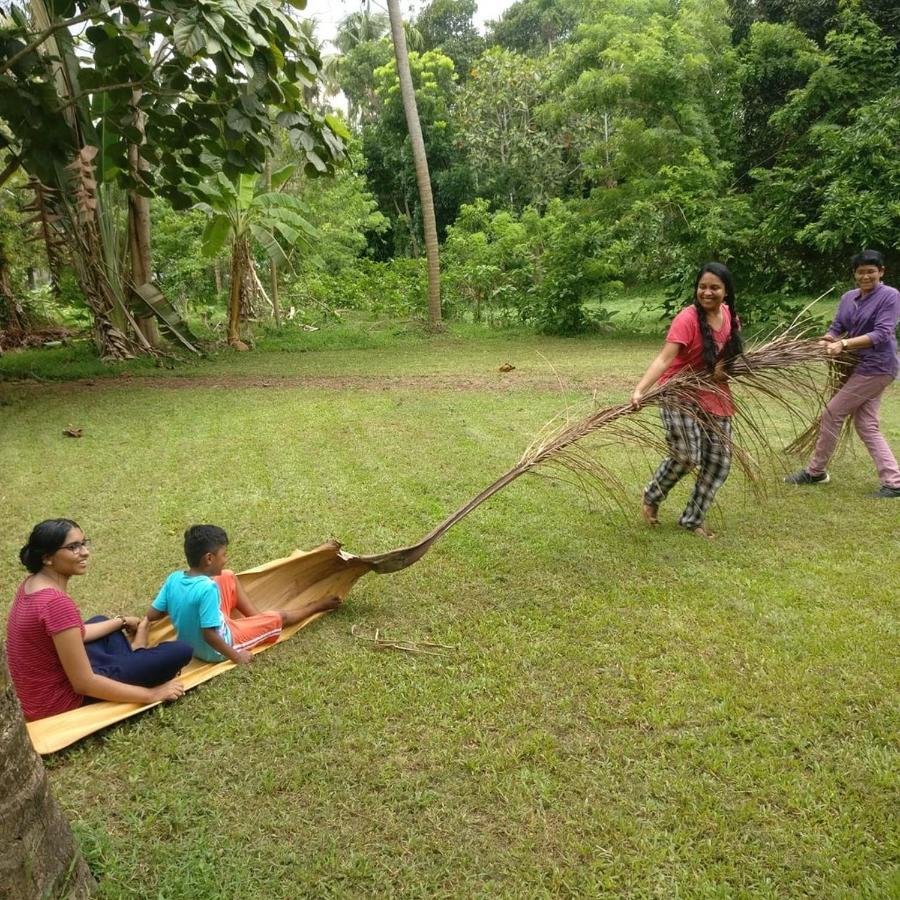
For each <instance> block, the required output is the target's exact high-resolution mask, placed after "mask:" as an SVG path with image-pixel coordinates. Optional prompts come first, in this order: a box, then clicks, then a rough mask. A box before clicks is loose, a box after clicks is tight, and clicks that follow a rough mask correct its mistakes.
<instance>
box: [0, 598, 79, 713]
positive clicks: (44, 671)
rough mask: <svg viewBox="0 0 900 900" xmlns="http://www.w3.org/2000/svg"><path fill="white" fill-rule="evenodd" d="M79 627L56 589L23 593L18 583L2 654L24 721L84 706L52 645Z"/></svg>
mask: <svg viewBox="0 0 900 900" xmlns="http://www.w3.org/2000/svg"><path fill="white" fill-rule="evenodd" d="M67 628H80V629H81V636H82V638H83V637H84V623H83V622H82V621H81V613H80V612H79V611H78V607H77V606H76V605H75V601H74V600H73V599H72V598H71V597H70V596H69V595H68V594H65V593H63V592H62V591H60V590H57V589H56V588H42V589H41V590H39V591H35V592H34V593H32V594H27V593H25V582H24V581H23V582H22V583H21V584H20V585H19V589H18V590H17V591H16V599H15V600H14V601H13V605H12V609H11V610H10V611H9V619H8V620H7V623H6V655H7V661H8V663H9V674H10V675H12V680H13V684H14V685H15V688H16V694H17V695H18V697H19V702H20V703H21V704H22V711H23V712H24V713H25V718H26V719H27V720H28V721H29V722H30V721H32V720H33V719H43V718H45V717H46V716H55V715H56V714H57V713H61V712H66V710H69V709H76V708H77V707H79V706H81V704H82V703H83V702H84V697H82V696H81V694H76V693H75V691H74V690H72V684H71V682H70V681H69V679H68V677H67V675H66V672H65V669H63V667H62V663H61V662H60V661H59V656H58V655H57V653H56V646H55V644H54V643H53V635H54V634H58V633H59V632H60V631H65V630H66V629H67Z"/></svg>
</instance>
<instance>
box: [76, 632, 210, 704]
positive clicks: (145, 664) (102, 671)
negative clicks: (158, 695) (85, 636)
mask: <svg viewBox="0 0 900 900" xmlns="http://www.w3.org/2000/svg"><path fill="white" fill-rule="evenodd" d="M105 621H107V617H106V616H94V618H93V619H88V622H87V624H90V623H91V622H105ZM84 649H85V650H86V651H87V655H88V659H89V660H90V662H91V668H92V669H93V670H94V674H95V675H104V676H105V677H106V678H112V679H113V681H121V682H124V683H125V684H137V685H140V686H141V687H156V686H157V685H158V684H163V683H164V682H166V681H169V680H170V679H172V678H174V677H175V676H176V675H177V674H178V673H179V672H180V671H181V670H182V668H183V667H184V666H186V665H187V664H188V663H189V662H190V660H191V656H192V655H193V652H194V651H193V650H192V649H191V645H190V644H186V643H185V642H184V641H163V642H162V643H161V644H157V646H155V647H145V648H142V649H140V650H132V648H131V644H129V643H128V638H126V637H125V635H124V634H123V633H122V632H121V631H114V632H113V633H112V634H108V635H106V637H102V638H98V639H97V640H96V641H89V642H88V643H86V644H85V645H84ZM90 699H91V698H87V697H86V698H85V700H86V701H87V700H90Z"/></svg>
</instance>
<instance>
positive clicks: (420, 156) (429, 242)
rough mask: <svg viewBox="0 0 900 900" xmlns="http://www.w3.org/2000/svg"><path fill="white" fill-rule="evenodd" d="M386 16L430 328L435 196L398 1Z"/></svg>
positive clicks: (436, 322)
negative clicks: (414, 190)
mask: <svg viewBox="0 0 900 900" xmlns="http://www.w3.org/2000/svg"><path fill="white" fill-rule="evenodd" d="M388 15H389V16H390V20H391V36H392V37H393V40H394V56H395V57H396V59H397V76H398V78H399V79H400V95H401V97H402V98H403V111H404V113H405V114H406V127H407V128H408V129H409V140H410V144H411V145H412V154H413V162H414V164H415V167H416V183H417V185H418V187H419V203H420V205H421V207H422V229H423V231H424V237H425V258H426V260H427V265H428V322H429V324H430V325H431V327H432V328H440V326H441V272H440V260H439V257H438V238H437V225H436V223H435V219H434V199H433V196H432V192H431V176H430V175H429V173H428V157H427V156H426V155H425V141H424V139H423V138H422V126H421V124H420V123H419V110H418V108H417V107H416V94H415V91H414V90H413V83H412V75H411V74H410V70H409V55H408V53H407V51H406V34H405V33H404V30H403V19H402V18H401V16H400V5H399V3H398V2H397V0H388Z"/></svg>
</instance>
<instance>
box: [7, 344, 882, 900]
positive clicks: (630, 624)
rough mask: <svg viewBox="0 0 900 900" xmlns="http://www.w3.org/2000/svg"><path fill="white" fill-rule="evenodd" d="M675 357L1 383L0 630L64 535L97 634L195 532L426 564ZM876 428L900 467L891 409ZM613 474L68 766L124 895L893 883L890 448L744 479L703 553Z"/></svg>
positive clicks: (558, 352) (839, 888)
mask: <svg viewBox="0 0 900 900" xmlns="http://www.w3.org/2000/svg"><path fill="white" fill-rule="evenodd" d="M335 334H336V335H337V336H334V335H335ZM305 340H306V339H305ZM655 347H656V341H655V340H649V339H642V338H637V337H635V338H631V339H627V340H616V339H614V338H609V337H607V338H602V337H601V338H584V339H578V340H571V341H565V340H553V339H546V338H538V337H535V336H532V335H527V334H517V333H501V334H494V335H487V336H485V335H479V334H477V333H475V332H473V331H456V332H454V333H453V334H450V335H447V336H444V337H440V338H434V339H427V338H424V337H422V336H420V335H417V334H414V333H400V334H397V333H394V332H393V331H385V332H374V331H373V332H370V333H366V332H365V331H364V330H357V331H345V332H344V333H343V334H342V335H341V334H340V333H339V332H335V333H334V334H332V335H331V336H329V335H327V334H326V335H323V334H322V333H321V332H320V333H316V334H315V335H310V336H309V339H308V340H307V342H306V344H305V345H304V347H303V349H306V350H307V351H308V352H286V351H287V349H288V348H287V347H286V346H284V347H281V348H280V349H279V345H278V343H277V341H274V340H272V341H270V342H269V343H268V344H266V343H265V342H263V344H262V348H263V349H260V350H257V351H256V352H254V353H251V354H243V355H235V354H222V355H219V356H217V357H215V358H212V359H210V360H206V361H203V362H201V363H195V364H192V365H190V366H187V367H182V368H179V369H176V370H174V371H165V370H163V371H160V370H155V369H154V370H148V369H145V368H143V367H135V366H133V365H132V366H131V367H130V368H129V367H126V371H129V372H131V374H132V375H141V376H144V375H146V376H147V377H146V378H143V377H142V378H138V379H136V380H135V379H133V378H132V379H130V380H101V379H100V377H99V375H100V372H99V370H85V369H84V368H83V366H84V365H87V363H85V360H87V359H88V357H87V356H85V355H81V356H79V355H78V353H77V352H76V353H75V354H74V356H73V359H72V360H70V361H69V362H66V360H65V359H63V358H62V357H61V356H60V353H65V352H66V348H64V349H63V351H45V352H49V353H51V354H57V356H56V357H52V356H51V357H47V356H41V355H40V354H39V353H36V352H35V353H32V354H21V355H19V356H17V357H13V356H12V355H10V356H8V357H6V358H4V360H3V361H2V362H3V365H2V368H0V371H2V372H3V373H4V374H5V375H6V377H10V376H13V375H15V374H17V373H18V374H21V373H22V371H29V370H30V371H31V373H32V374H41V373H42V374H41V377H44V378H47V377H60V376H72V375H82V376H85V375H90V376H91V377H92V378H95V379H96V380H95V381H94V382H93V383H91V384H84V383H81V384H78V385H73V384H70V383H66V382H61V383H58V384H56V383H35V382H31V383H26V384H21V383H9V382H7V383H4V384H2V385H0V428H2V434H3V440H2V443H0V466H2V470H3V472H4V478H3V481H2V487H0V497H2V502H3V504H4V508H5V510H6V516H7V527H6V529H4V532H3V534H2V535H0V578H2V585H3V593H2V596H3V597H4V598H5V599H4V600H3V601H0V609H2V610H3V611H4V612H5V609H6V608H7V607H8V604H9V602H10V601H11V598H12V595H13V592H14V590H15V586H16V584H17V583H18V581H19V579H20V577H21V571H20V569H19V568H18V566H17V564H16V561H15V560H16V554H17V551H18V548H19V546H20V545H21V544H22V542H23V541H24V538H25V537H26V535H27V531H28V529H29V527H30V526H31V525H32V524H33V523H34V522H36V521H37V520H39V519H42V518H45V517H48V516H56V515H65V516H70V517H73V518H75V519H77V520H79V522H80V523H81V524H82V525H83V526H84V528H85V530H86V532H87V533H88V534H89V536H90V537H91V538H92V539H93V541H94V547H93V558H92V568H91V571H90V572H89V574H88V575H87V576H86V577H85V578H83V579H81V580H80V581H79V582H77V583H74V584H73V587H74V591H73V593H74V595H75V597H76V599H77V601H78V602H79V604H80V605H81V607H82V610H83V612H84V613H85V615H91V614H94V613H97V612H106V613H115V612H120V611H123V612H124V611H140V610H142V609H144V608H145V607H146V604H147V602H148V601H149V600H150V599H152V596H153V595H154V593H155V590H156V588H157V587H158V586H159V584H161V582H162V580H163V579H164V577H165V575H166V574H167V573H168V572H169V571H171V570H173V569H175V568H177V567H179V566H180V565H181V562H182V561H181V558H180V539H181V532H182V531H183V529H184V528H185V527H186V526H187V525H189V524H191V523H193V522H197V521H212V522H216V523H218V524H221V525H223V526H224V527H225V528H227V529H228V530H229V532H230V534H231V537H232V546H231V551H230V553H231V558H232V564H233V565H234V567H235V568H236V569H241V568H246V567H249V566H252V565H255V564H258V563H260V562H263V561H265V560H267V559H271V558H274V557H277V556H281V555H284V554H285V553H286V552H288V551H290V550H291V549H293V548H295V547H304V548H306V547H312V546H314V545H316V544H319V543H320V542H321V541H323V540H325V539H327V538H329V537H336V538H338V539H339V540H341V541H342V542H343V543H344V544H345V546H346V547H347V549H349V550H351V551H354V552H363V553H365V552H377V551H380V550H385V549H390V548H392V547H394V546H398V545H400V544H405V543H409V542H410V541H412V540H415V539H417V538H419V537H420V536H421V535H422V534H423V533H425V532H426V531H427V530H429V529H430V528H431V527H432V526H433V525H434V524H435V523H436V522H437V521H438V520H440V519H441V518H443V516H444V515H445V514H446V513H447V512H449V511H451V510H452V509H454V508H456V506H458V505H459V504H460V503H462V502H464V501H465V500H467V499H469V497H471V496H472V495H474V494H475V493H477V492H478V491H479V490H480V489H481V488H482V487H484V486H485V485H486V484H487V483H488V482H489V481H491V480H492V479H493V478H494V477H495V476H496V475H498V474H500V473H501V472H502V471H504V470H505V469H506V468H507V467H508V466H510V465H511V464H512V463H514V462H515V461H516V460H517V458H518V456H519V454H520V452H521V450H522V449H523V448H524V446H525V445H527V443H528V442H529V440H530V438H531V436H532V435H533V434H534V432H535V431H536V430H537V429H538V428H539V427H540V426H541V425H542V424H543V423H544V422H546V421H547V420H548V419H549V418H550V417H551V416H553V415H554V414H556V413H557V412H559V411H560V410H561V409H564V408H565V407H566V405H567V404H570V403H572V402H574V401H576V400H577V399H583V398H584V397H586V396H589V395H590V394H591V393H592V392H594V393H596V399H597V400H598V401H599V402H600V403H607V402H610V403H611V402H618V401H620V400H622V399H623V398H624V397H625V396H627V393H628V391H629V388H630V386H631V385H632V384H633V383H634V381H635V380H636V378H637V377H638V376H639V374H640V372H641V371H642V370H643V367H644V366H645V365H646V364H647V362H648V361H649V359H650V358H651V357H652V355H653V353H654V352H655ZM354 348H355V349H354ZM48 359H49V360H50V361H49V362H48V361H47V360H48ZM11 360H12V361H13V362H10V361H11ZM23 360H24V362H23ZM505 362H509V363H511V364H513V365H515V366H516V369H515V370H514V371H513V372H510V373H508V374H506V375H501V374H500V373H498V372H497V368H498V366H499V365H500V364H502V363H505ZM16 365H20V366H21V367H23V368H20V369H17V368H16ZM29 367H30V368H29ZM557 380H559V383H560V386H557ZM883 420H884V424H885V433H886V434H887V436H888V439H889V440H890V441H891V443H892V445H893V446H894V448H895V449H898V448H900V392H898V391H896V390H895V391H894V392H893V393H892V394H890V395H889V396H888V399H887V400H886V402H885V404H884V410H883ZM68 425H75V426H79V427H81V428H83V429H84V436H83V437H82V438H81V439H79V440H73V439H70V438H65V437H63V436H62V429H63V428H65V427H66V426H68ZM774 427H778V428H781V427H784V423H777V422H776V423H775V426H774ZM604 454H605V456H604V459H605V460H606V461H608V463H609V465H610V466H611V467H612V468H613V469H614V470H615V471H616V472H617V473H618V474H619V476H620V477H621V479H622V481H623V482H624V483H625V484H626V485H627V486H628V490H629V491H630V493H629V494H628V496H627V504H630V505H626V506H625V508H624V509H620V508H619V507H618V506H617V505H616V504H614V503H610V502H608V501H604V500H602V499H600V498H596V497H594V498H592V497H587V496H585V495H584V494H583V493H581V492H579V491H578V490H577V489H576V488H575V487H573V486H571V485H568V484H564V483H560V482H558V481H553V480H548V479H541V478H527V479H523V480H521V481H519V482H517V483H516V484H514V485H513V486H511V487H510V488H509V489H508V490H507V491H505V492H503V493H501V494H499V495H498V496H497V497H496V498H494V499H493V500H492V501H490V502H489V503H488V504H487V505H486V506H484V507H482V508H481V509H479V510H478V511H476V512H475V513H474V514H473V515H472V516H471V517H470V518H469V519H467V520H465V521H464V522H463V523H462V524H460V525H459V526H458V527H457V528H455V529H454V530H453V531H451V532H450V533H449V534H448V535H447V536H446V537H445V538H444V539H443V540H442V541H441V542H439V543H438V544H437V545H436V547H435V548H434V549H433V550H432V551H431V552H430V553H429V554H428V555H427V556H426V557H425V558H424V559H423V560H422V561H421V562H420V563H418V564H417V565H416V566H414V567H413V568H411V569H409V570H407V571H406V572H403V573H399V574H396V575H390V576H374V575H370V576H367V577H366V578H364V579H363V580H362V581H360V582H359V583H358V584H357V585H356V587H355V588H354V590H353V592H352V593H351V595H350V597H349V599H348V601H347V602H346V603H345V604H344V606H343V607H342V608H341V609H340V610H338V611H337V612H336V613H333V614H331V615H329V616H328V617H326V618H324V619H323V620H321V621H319V622H317V623H314V624H313V625H312V626H310V627H309V628H307V629H305V630H304V631H302V632H301V633H300V634H299V635H298V636H297V637H296V638H294V639H293V640H292V641H291V642H290V643H288V644H286V645H284V646H282V647H278V648H275V649H273V650H271V651H270V652H268V653H266V654H263V656H261V657H260V658H259V659H258V660H257V661H256V662H255V664H254V665H253V666H252V667H249V668H248V669H243V670H235V671H233V672H231V673H228V674H227V675H225V676H223V677H221V678H218V679H216V680H215V681H213V682H211V683H209V684H208V685H205V686H203V687H200V688H198V689H197V690H194V691H192V692H191V693H190V694H189V695H188V696H186V697H185V698H184V699H183V700H182V701H180V702H179V703H177V704H174V705H171V706H167V707H165V708H161V709H158V710H155V711H151V712H150V713H148V714H145V715H143V716H141V717H138V718H136V719H133V720H131V721H129V722H127V723H125V724H123V725H121V726H119V727H115V728H113V729H110V730H108V731H107V732H105V733H103V734H101V735H98V736H95V737H92V738H89V739H87V740H86V741H84V742H82V743H81V744H80V745H78V746H76V747H74V748H72V749H71V750H68V751H64V752H63V753H60V754H58V755H56V756H54V757H50V758H49V759H48V760H47V765H48V768H49V770H50V776H51V781H52V785H53V789H54V792H55V794H56V796H57V797H58V798H59V800H60V802H61V803H62V805H63V807H64V808H65V810H66V812H67V814H68V816H69V818H70V820H71V821H72V822H73V824H74V827H75V829H76V832H77V834H78V836H79V838H80V840H81V842H82V845H83V847H84V850H85V853H86V855H87V857H88V859H89V861H90V864H91V866H92V868H93V870H94V872H95V873H96V875H97V877H98V879H99V880H100V884H101V890H102V896H104V897H115V898H117V897H141V898H144V897H161V898H189V897H190V898H220V897H221V898H238V897H239V898H257V897H258V898H286V900H287V898H298V897H380V896H397V897H498V896H499V897H523V898H531V897H542V896H568V897H599V896H627V897H658V898H673V897H754V898H756V897H772V898H775V897H815V898H825V897H828V898H831V897H834V898H838V897H841V898H844V897H871V898H882V897H890V896H900V878H898V872H900V869H898V865H900V854H898V850H897V848H898V846H900V828H898V821H897V810H898V801H900V790H898V775H900V756H898V746H897V735H898V725H900V716H898V707H897V697H898V675H900V666H898V659H897V646H898V643H897V639H898V616H897V613H898V603H897V585H898V582H900V562H898V559H900V554H898V550H900V542H898V533H900V527H898V526H900V505H898V504H897V503H895V502H892V501H881V502H878V501H872V500H869V499H867V498H866V497H865V493H866V491H869V490H873V489H874V488H875V487H877V484H876V481H875V477H874V471H873V470H872V467H871V463H870V461H869V459H868V457H867V456H866V454H865V453H864V451H862V450H861V449H860V448H859V447H858V445H857V451H856V452H855V453H850V454H848V455H845V456H843V457H842V458H840V459H839V460H837V461H836V462H835V464H834V466H833V468H832V476H833V482H832V483H831V484H829V485H827V486H825V487H821V488H814V489H809V490H802V489H793V488H790V489H789V488H788V487H787V486H784V485H782V484H780V482H779V477H780V475H781V474H782V473H783V471H784V470H786V469H787V468H789V467H791V466H792V465H793V464H794V462H795V461H789V460H785V461H784V462H783V468H781V469H779V468H777V467H774V466H773V467H771V468H770V469H769V474H770V476H771V477H770V485H769V489H768V491H767V495H766V496H765V497H764V498H762V499H759V498H756V497H755V496H754V495H753V494H752V493H751V492H750V491H749V489H748V487H747V485H746V484H745V482H744V481H743V479H742V477H741V476H740V475H738V474H735V475H734V476H733V477H732V478H731V479H730V480H729V482H728V483H727V484H726V486H725V488H724V489H723V490H722V492H721V493H720V495H719V502H718V504H717V506H716V511H715V515H714V517H713V520H712V524H713V526H714V527H715V528H716V530H717V531H718V532H719V537H718V539H717V540H716V541H715V542H713V543H707V542H704V541H702V540H700V539H699V538H696V537H694V536H692V535H689V534H687V533H684V532H682V531H681V530H680V529H678V528H677V527H676V525H675V520H676V518H677V515H678V512H679V511H680V508H681V503H683V501H684V498H685V496H686V493H687V491H686V489H685V488H684V487H682V488H680V489H679V490H678V491H677V493H676V494H675V495H673V497H672V498H671V501H670V503H669V504H668V505H667V506H665V507H664V508H663V511H662V518H663V524H662V526H661V527H660V528H659V529H657V530H655V531H652V532H651V531H650V530H648V529H646V528H645V527H642V524H641V523H640V522H639V520H638V516H637V513H636V502H637V498H638V495H639V490H640V486H641V484H642V482H643V481H644V480H645V479H646V477H647V475H648V473H649V471H650V468H651V466H652V464H653V463H654V462H655V460H654V459H651V458H645V457H644V455H643V454H642V453H641V452H639V451H637V450H635V449H634V448H627V447H613V448H606V449H605V450H604ZM767 465H768V464H767ZM354 624H360V625H365V626H370V627H379V628H382V629H386V630H387V631H388V633H390V634H394V635H396V636H398V637H402V638H410V639H418V640H422V639H426V638H430V639H432V640H435V641H438V642H440V643H443V644H448V645H452V646H454V647H455V648H456V649H455V650H453V651H451V652H448V653H447V654H446V655H444V656H442V657H427V656H409V655H403V654H400V653H392V652H388V651H385V652H373V651H372V650H371V649H369V648H368V646H367V645H366V644H364V643H363V642H360V641H358V640H356V639H355V638H354V637H353V636H352V635H351V633H350V629H351V626H352V625H354Z"/></svg>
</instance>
